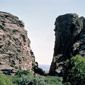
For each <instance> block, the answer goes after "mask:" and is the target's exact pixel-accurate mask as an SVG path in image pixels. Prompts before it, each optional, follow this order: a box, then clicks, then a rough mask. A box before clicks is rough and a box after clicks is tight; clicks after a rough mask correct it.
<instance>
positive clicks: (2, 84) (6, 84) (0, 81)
mask: <svg viewBox="0 0 85 85" xmlns="http://www.w3.org/2000/svg"><path fill="white" fill-rule="evenodd" d="M0 85H13V84H12V82H11V81H10V79H9V78H8V77H7V76H6V75H4V74H1V73H0Z"/></svg>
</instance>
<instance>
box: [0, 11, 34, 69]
mask: <svg viewBox="0 0 85 85" xmlns="http://www.w3.org/2000/svg"><path fill="white" fill-rule="evenodd" d="M34 61H35V57H34V54H33V52H32V50H31V47H30V40H29V38H28V37H27V31H26V30H25V29H24V24H23V22H22V21H20V20H19V18H18V17H16V16H14V15H12V14H9V13H6V12H0V70H5V69H22V70H31V69H32V64H33V62H34Z"/></svg>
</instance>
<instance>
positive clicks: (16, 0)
mask: <svg viewBox="0 0 85 85" xmlns="http://www.w3.org/2000/svg"><path fill="white" fill-rule="evenodd" d="M0 11H5V12H9V13H11V14H13V15H16V16H18V17H19V18H20V19H21V20H22V21H23V22H24V23H25V26H26V27H25V29H26V30H27V31H28V37H29V38H30V40H31V48H32V50H33V52H34V54H35V57H36V61H37V62H38V63H39V64H50V63H51V61H52V57H53V49H54V38H55V37H54V31H53V30H54V22H55V19H56V17H57V16H59V15H62V14H65V13H77V14H79V15H81V16H85V0H0Z"/></svg>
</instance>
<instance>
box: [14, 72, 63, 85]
mask: <svg viewBox="0 0 85 85" xmlns="http://www.w3.org/2000/svg"><path fill="white" fill-rule="evenodd" d="M13 83H14V84H15V85H62V79H61V78H58V77H56V76H41V75H38V74H35V75H33V74H32V73H31V72H29V71H22V70H21V71H20V70H19V71H18V72H17V73H16V74H15V76H14V77H13Z"/></svg>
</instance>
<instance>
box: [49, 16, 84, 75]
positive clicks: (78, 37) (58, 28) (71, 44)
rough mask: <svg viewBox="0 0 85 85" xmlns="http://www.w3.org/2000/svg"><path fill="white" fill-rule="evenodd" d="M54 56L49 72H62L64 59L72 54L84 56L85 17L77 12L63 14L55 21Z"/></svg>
mask: <svg viewBox="0 0 85 85" xmlns="http://www.w3.org/2000/svg"><path fill="white" fill-rule="evenodd" d="M54 31H55V46H54V56H53V60H52V64H51V67H50V74H52V75H53V74H62V73H63V72H64V67H65V63H64V62H65V61H66V60H67V59H70V58H71V57H72V56H73V55H76V54H80V55H82V56H85V18H84V17H79V16H78V15H77V14H65V15H61V16H59V17H57V18H56V21H55V30H54Z"/></svg>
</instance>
